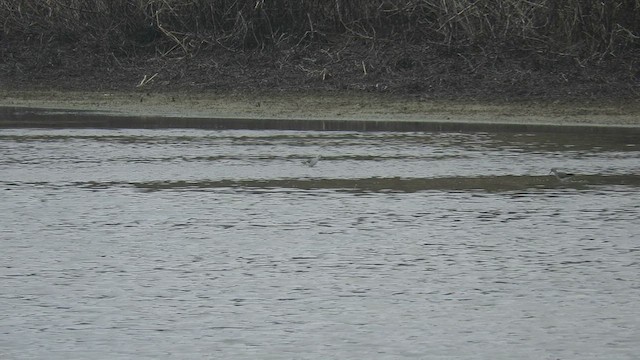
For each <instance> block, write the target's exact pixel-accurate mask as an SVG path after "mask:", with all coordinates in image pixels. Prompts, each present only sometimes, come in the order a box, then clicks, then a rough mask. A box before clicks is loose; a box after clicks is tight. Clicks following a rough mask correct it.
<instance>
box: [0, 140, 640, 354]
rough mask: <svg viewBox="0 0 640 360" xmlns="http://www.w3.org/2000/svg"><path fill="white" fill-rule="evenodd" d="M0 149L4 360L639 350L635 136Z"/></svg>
mask: <svg viewBox="0 0 640 360" xmlns="http://www.w3.org/2000/svg"><path fill="white" fill-rule="evenodd" d="M0 154H1V155H2V156H1V158H0V200H1V201H0V214H1V215H2V216H1V217H0V246H1V247H0V281H1V286H2V287H1V289H2V291H1V293H0V358H2V359H163V358H167V359H169V358H170V359H206V358H208V359H255V358H258V359H364V358H373V359H405V358H406V359H553V360H555V359H563V360H564V359H605V358H606V359H636V358H637V356H638V355H637V354H638V353H640V320H638V319H640V302H639V301H638V299H640V276H639V275H640V274H639V270H640V252H639V250H640V225H639V224H640V201H639V200H640V197H639V196H638V189H639V187H640V180H639V174H640V161H639V159H640V142H639V141H638V139H637V137H635V138H634V137H625V136H589V135H584V134H582V135H574V136H570V135H562V136H560V135H557V136H555V135H549V134H538V135H534V134H484V133H467V134H462V133H346V132H284V131H281V132H276V131H202V130H200V131H198V130H38V129H30V130H29V129H20V130H18V129H8V130H7V129H5V130H0ZM316 154H321V155H322V156H323V158H322V160H320V162H319V163H318V164H317V165H316V166H315V167H313V168H309V167H306V166H304V165H302V164H301V162H302V160H304V159H308V158H311V157H313V156H315V155H316ZM551 167H558V168H562V169H564V170H567V171H573V172H576V176H575V177H574V178H573V179H571V180H569V181H564V182H561V181H558V180H557V179H555V178H554V177H552V176H549V175H548V173H549V169H550V168H551Z"/></svg>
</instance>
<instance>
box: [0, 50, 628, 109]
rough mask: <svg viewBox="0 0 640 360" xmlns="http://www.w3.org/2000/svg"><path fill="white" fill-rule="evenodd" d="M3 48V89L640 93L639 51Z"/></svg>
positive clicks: (442, 95)
mask: <svg viewBox="0 0 640 360" xmlns="http://www.w3.org/2000/svg"><path fill="white" fill-rule="evenodd" d="M0 40H1V39H0ZM0 46H1V47H2V48H1V49H0V55H1V58H2V60H0V88H3V89H5V90H11V89H16V90H34V89H35V90H43V89H47V90H52V89H53V90H73V91H105V90H120V91H132V90H133V91H135V90H137V89H138V90H140V91H144V92H159V93H162V92H165V91H186V92H194V93H197V92H200V91H207V92H212V91H213V92H221V93H245V92H253V91H259V92H265V91H267V92H295V91H318V90H321V91H329V92H339V91H343V90H348V91H362V92H367V93H380V94H394V95H402V96H410V97H419V98H430V99H472V100H512V99H547V100H548V99H594V98H595V99H617V100H621V99H626V98H628V99H638V97H639V94H640V62H639V61H637V60H634V59H613V60H611V59H609V60H607V61H606V62H604V61H603V62H601V63H597V62H591V63H590V64H589V65H588V66H583V65H582V64H580V63H579V62H577V61H575V60H572V59H571V58H562V57H557V58H556V59H537V58H535V57H532V56H531V55H530V54H529V55H526V54H518V53H505V54H480V53H478V54H471V55H469V54H465V55H463V54H459V53H453V52H452V53H446V52H443V51H441V50H439V51H436V50H433V49H430V48H429V47H426V46H410V45H402V46H399V45H398V46H395V45H393V44H386V45H379V46H376V47H375V48H372V47H370V46H368V45H365V44H359V43H357V42H348V43H347V42H339V43H335V44H331V43H326V44H323V45H314V46H307V47H305V46H297V47H294V48H288V49H283V50H279V49H277V48H271V49H258V50H227V49H223V48H216V49H208V50H206V51H203V52H200V53H196V54H191V55H190V56H179V55H180V54H173V53H169V54H164V55H163V54H157V53H149V51H148V50H144V51H141V52H140V53H139V54H134V55H131V54H118V55H117V54H109V55H94V53H93V52H92V50H91V49H84V48H74V47H73V46H70V45H68V46H65V47H50V46H43V47H42V48H38V47H34V46H33V45H31V46H25V45H21V44H15V43H7V42H5V43H2V42H1V41H0ZM145 79H146V80H147V82H145ZM149 79H150V80H149ZM142 83H144V84H143V85H142V86H141V84H142Z"/></svg>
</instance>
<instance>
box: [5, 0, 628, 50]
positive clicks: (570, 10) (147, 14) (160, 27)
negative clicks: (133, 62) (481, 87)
mask: <svg viewBox="0 0 640 360" xmlns="http://www.w3.org/2000/svg"><path fill="white" fill-rule="evenodd" d="M0 23H1V24H2V31H1V32H0V36H1V38H0V40H2V41H3V42H5V43H13V44H15V43H16V42H22V43H24V44H29V45H30V46H42V47H48V46H60V45H70V46H79V47H83V48H89V49H92V51H96V52H98V53H109V54H116V55H117V56H127V55H135V54H139V53H140V52H141V51H147V50H151V51H153V52H154V53H155V54H159V55H161V56H193V55H195V54H197V53H198V52H199V51H201V50H203V49H207V48H212V47H222V48H227V49H230V50H238V49H256V48H257V49H270V48H280V49H282V48H292V47H299V46H308V45H314V44H316V45H317V44H319V45H322V44H326V43H332V42H335V41H343V40H344V39H349V40H356V41H360V42H362V43H365V44H367V45H369V46H371V47H372V48H375V47H376V46H385V45H389V44H395V45H397V44H411V45H420V46H429V47H430V48H432V49H437V50H441V51H454V52H464V51H480V52H482V51H486V52H488V53H489V52H496V51H519V52H525V53H535V54H538V55H541V56H546V57H557V56H561V57H572V58H574V59H577V60H579V61H593V60H596V61H600V60H602V59H605V58H608V57H617V56H621V55H623V54H626V53H629V52H634V51H637V50H638V49H639V48H640V46H639V45H640V0H606V1H593V0H0Z"/></svg>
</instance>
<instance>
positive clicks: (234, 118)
mask: <svg viewBox="0 0 640 360" xmlns="http://www.w3.org/2000/svg"><path fill="white" fill-rule="evenodd" d="M0 106H2V107H4V110H3V114H4V115H3V116H2V119H0V125H2V126H5V127H6V126H20V125H21V124H25V122H26V121H29V119H31V121H33V119H34V118H37V121H36V122H35V123H32V125H34V126H35V125H42V126H52V124H53V126H55V124H56V123H57V124H58V125H59V126H82V125H83V124H84V125H86V126H97V127H122V126H124V127H127V126H134V127H136V126H137V127H209V128H212V127H213V128H234V127H238V128H267V127H268V128H293V129H295V128H306V129H318V130H322V129H325V130H403V129H404V130H451V131H458V130H460V131H463V130H483V129H486V130H500V129H502V130H514V131H515V130H527V131H553V130H552V129H553V127H556V126H559V125H561V126H562V127H563V128H564V129H565V130H563V131H579V130H580V129H582V130H584V131H590V132H593V131H604V130H598V128H603V127H607V128H634V129H637V128H640V102H638V101H631V100H629V99H626V100H611V99H608V100H602V99H601V100H590V101H588V100H582V101H577V100H572V101H564V102H561V101H558V100H532V99H529V100H520V101H493V102H488V101H473V100H442V99H440V100H429V99H424V98H421V97H409V96H400V95H389V94H387V95H381V94H363V93H361V92H348V91H342V92H319V91H316V92H298V93H293V92H277V93H273V92H269V93H266V92H247V93H243V94H238V93H231V92H229V93H213V92H209V93H207V92H199V93H195V92H164V93H150V92H144V91H133V92H73V91H7V90H0ZM28 108H38V109H44V110H46V109H49V110H55V111H45V112H43V111H30V110H27V109H28ZM11 114H13V115H11ZM29 114H32V115H29ZM34 114H37V116H35V117H34V116H33V115H34ZM71 115H73V116H71ZM47 119H48V120H47ZM56 119H57V120H56ZM136 119H137V120H136ZM248 120H256V121H248ZM285 120H286V121H285ZM314 120H317V121H316V122H313V121H314ZM47 121H48V122H47ZM65 121H66V122H65ZM92 121H93V122H92ZM270 121H271V122H273V121H275V122H273V124H271V125H269V124H270ZM278 121H279V122H278ZM305 121H306V122H307V124H306V125H301V123H300V122H305ZM350 121H357V122H359V124H358V125H348V124H347V123H348V122H350ZM399 123H405V125H400V124H399ZM136 124H137V125H136ZM274 124H275V125H274ZM302 124H304V123H302ZM341 124H342V125H341ZM345 124H346V125H345ZM420 124H422V125H420ZM594 129H595V130H594Z"/></svg>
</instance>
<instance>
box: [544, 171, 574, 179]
mask: <svg viewBox="0 0 640 360" xmlns="http://www.w3.org/2000/svg"><path fill="white" fill-rule="evenodd" d="M549 175H553V176H555V177H556V179H558V180H560V181H566V180H569V179H570V178H572V177H573V176H574V174H572V173H566V172H563V171H558V169H556V168H552V169H551V171H549Z"/></svg>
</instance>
